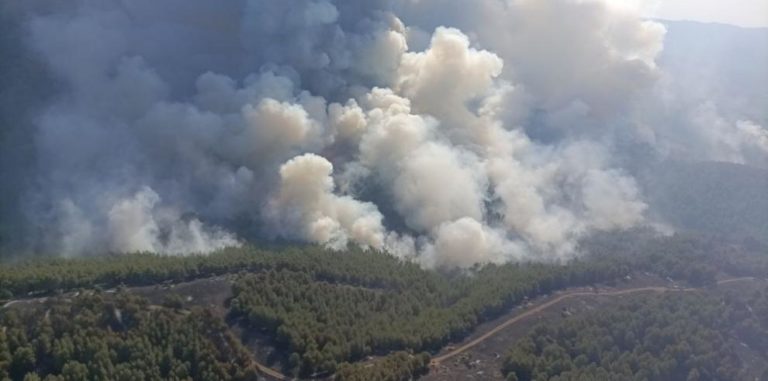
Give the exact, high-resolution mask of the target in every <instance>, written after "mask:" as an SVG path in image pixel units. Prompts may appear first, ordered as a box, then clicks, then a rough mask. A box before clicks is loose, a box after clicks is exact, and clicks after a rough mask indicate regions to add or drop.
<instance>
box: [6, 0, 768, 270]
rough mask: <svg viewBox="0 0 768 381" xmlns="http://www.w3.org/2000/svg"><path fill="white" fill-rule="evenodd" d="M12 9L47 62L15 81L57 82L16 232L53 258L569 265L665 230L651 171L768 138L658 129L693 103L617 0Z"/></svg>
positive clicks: (743, 129)
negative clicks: (309, 256) (287, 250)
mask: <svg viewBox="0 0 768 381" xmlns="http://www.w3.org/2000/svg"><path fill="white" fill-rule="evenodd" d="M3 7H4V10H6V11H8V13H6V14H8V15H10V16H8V17H11V18H12V21H13V22H12V23H9V24H8V25H11V26H8V27H7V28H11V29H12V31H13V33H15V34H11V35H13V36H15V37H12V38H11V39H7V38H6V39H3V40H2V42H3V46H2V48H3V52H5V51H6V50H7V51H9V52H17V53H13V55H14V57H16V56H18V57H26V56H29V57H33V58H34V59H36V60H38V61H39V62H41V64H42V68H40V69H30V70H32V71H33V72H34V73H36V75H35V76H34V78H40V79H39V80H37V81H31V82H30V83H29V86H28V88H26V87H24V86H21V87H19V86H16V87H14V86H8V87H7V88H8V89H16V88H19V89H24V90H25V91H28V94H41V93H43V94H48V97H47V98H46V97H31V98H35V99H40V100H41V101H40V102H39V103H37V102H32V100H25V99H27V98H25V97H21V96H18V94H19V93H17V92H16V91H17V90H5V89H6V87H3V89H4V90H3V93H2V95H3V98H2V99H0V106H2V107H3V108H2V111H3V112H2V117H3V119H2V120H3V121H4V125H3V126H0V128H2V129H3V130H2V133H3V134H2V139H3V140H2V141H0V144H2V145H3V148H4V149H3V152H2V158H3V163H2V166H1V167H0V170H2V175H3V180H2V181H3V189H2V193H1V194H2V197H3V202H4V205H3V206H2V210H0V212H2V217H0V221H2V222H3V224H2V225H1V226H0V228H1V229H2V231H0V234H3V235H4V236H3V237H7V236H9V235H16V234H18V235H22V236H24V237H26V238H27V240H28V241H27V242H34V245H29V244H24V242H21V241H19V244H20V245H21V246H16V247H23V248H28V249H33V250H35V251H45V252H56V253H61V254H62V255H81V254H90V253H99V252H104V251H112V252H134V251H155V252H161V253H165V254H189V253H197V252H210V251H214V250H216V249H219V248H223V247H226V246H232V245H240V244H242V243H243V242H245V241H250V240H254V239H256V240H262V239H266V240H274V239H280V240H288V241H300V242H311V243H317V244H321V245H324V246H327V247H331V248H334V249H343V248H345V247H347V246H348V245H350V244H355V245H360V246H362V247H364V248H368V249H375V250H381V251H388V252H390V253H392V254H394V255H398V256H401V257H404V258H409V259H413V260H417V261H419V262H420V263H422V264H423V265H424V266H428V267H444V268H451V267H456V266H458V267H471V266H472V265H473V264H475V263H489V262H493V263H501V262H506V261H510V260H555V261H556V260H563V259H567V258H570V257H572V256H574V255H576V254H578V250H577V242H578V240H579V239H580V238H582V237H584V236H586V235H588V234H591V233H593V232H595V231H611V230H622V229H629V228H633V227H636V226H641V225H646V224H654V223H656V221H654V220H652V219H649V215H648V205H647V202H646V201H645V200H644V195H643V192H642V190H641V187H640V186H639V185H638V183H637V181H636V180H635V178H634V174H636V173H640V172H642V169H643V168H644V167H646V166H647V164H646V163H652V162H657V161H659V160H662V159H663V158H665V157H671V156H674V155H690V154H691V153H692V152H695V153H697V154H701V155H703V156H704V157H708V158H709V157H712V156H717V157H720V158H721V159H723V160H729V161H736V162H742V163H752V162H757V163H759V162H760V160H764V159H765V157H766V156H765V152H768V148H766V147H768V144H765V141H768V140H765V139H766V137H768V134H766V133H765V129H764V128H763V127H762V126H761V125H760V124H759V123H760V121H751V120H748V119H744V120H739V119H736V120H734V119H731V118H730V117H727V116H723V115H720V114H719V113H718V110H717V107H715V106H706V105H703V106H702V105H696V106H695V107H690V108H686V110H690V117H685V118H683V119H684V121H685V123H683V124H681V125H682V126H684V128H685V130H684V131H687V132H684V133H680V134H677V135H676V134H674V133H671V132H670V131H672V132H674V131H677V130H675V129H674V128H670V127H669V126H667V125H664V124H663V123H657V121H654V120H653V119H652V118H650V119H649V118H648V115H658V114H659V112H656V111H657V110H666V109H669V105H668V104H666V103H664V100H663V99H662V98H660V97H658V92H661V93H664V92H665V91H667V90H668V88H667V87H666V82H665V81H664V79H665V73H664V72H663V71H662V70H661V69H660V68H659V67H658V65H657V62H656V59H657V57H658V55H659V53H660V52H661V51H662V46H663V39H664V33H665V28H664V27H663V26H662V25H660V24H659V23H656V22H653V21H647V20H644V19H642V18H641V17H640V16H639V15H640V12H639V10H638V9H636V8H633V7H631V6H627V5H622V4H619V3H617V2H614V1H608V0H595V1H574V0H547V1H532V0H519V1H511V2H500V1H496V0H480V1H477V2H473V3H472V4H468V3H466V2H463V1H449V2H441V1H410V0H398V1H384V0H381V1H374V0H370V1H353V0H338V1H330V0H301V1H289V2H285V1H278V0H268V1H264V0H252V1H246V0H240V1H229V2H225V3H218V2H214V1H202V0H201V1H182V0H174V1H166V2H162V3H157V2H152V1H148V0H139V1H130V2H128V1H115V2H109V3H102V2H93V1H88V0H71V1H67V2H64V3H61V2H52V1H47V0H40V1H31V2H25V3H24V4H18V5H3ZM4 25H5V24H4ZM22 51H23V52H27V53H25V54H22V53H18V52H22ZM2 73H3V77H2V79H3V80H7V78H10V76H9V75H7V74H6V73H11V71H10V69H5V68H3V72H2ZM41 73H43V74H41ZM45 73H48V74H45ZM44 74H45V75H44ZM47 77H50V80H45V79H47ZM12 83H14V84H18V83H19V82H12ZM25 84H26V83H25ZM51 88H56V89H58V91H57V92H53V91H51V90H50V89H51ZM8 94H10V95H8ZM659 99H662V100H661V101H660V100H659ZM12 101H16V102H20V103H21V104H22V106H23V107H17V106H15V105H13V102H12ZM710 103H711V102H710ZM686 107H687V106H686ZM15 110H27V111H25V115H26V116H27V117H26V118H23V117H21V116H19V117H17V116H16V114H14V112H16V111H15ZM649 110H650V111H649ZM5 120H9V121H10V120H13V121H16V120H18V121H20V122H19V123H5ZM711 121H716V122H717V123H716V124H715V127H713V128H709V127H708V125H709V124H711V123H710V122H711ZM688 132H690V134H691V135H692V136H695V137H696V139H688V140H686V141H692V142H694V141H695V142H696V143H695V144H694V145H688V146H686V145H684V144H681V143H680V140H677V136H682V135H685V134H686V133H688ZM713 133H714V135H713ZM668 138H669V139H668ZM713 142H726V144H725V145H722V144H712V143H713ZM20 143H25V144H20ZM636 152H649V153H648V154H647V155H645V156H642V155H639V154H636ZM638 158H642V160H638ZM627 163H631V164H632V165H631V166H630V165H628V164H627ZM6 203H7V204H6ZM8 205H12V206H10V207H9V206H8ZM11 221H13V222H11ZM9 226H11V227H10V228H9ZM3 239H4V240H6V241H4V242H5V245H6V247H10V246H7V245H8V243H7V238H3Z"/></svg>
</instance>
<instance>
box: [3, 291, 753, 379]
mask: <svg viewBox="0 0 768 381" xmlns="http://www.w3.org/2000/svg"><path fill="white" fill-rule="evenodd" d="M753 280H755V278H752V277H744V278H733V279H725V280H721V281H719V282H717V284H718V285H724V284H729V283H736V282H745V281H753ZM700 290H701V289H698V288H672V287H641V288H632V289H627V290H621V291H604V292H599V291H592V292H586V291H571V292H566V293H564V294H561V295H560V296H558V297H557V298H555V299H552V300H550V301H548V302H546V303H543V304H541V305H538V306H536V307H534V308H532V309H530V310H528V311H525V312H524V313H522V314H520V315H517V316H515V317H513V318H511V319H509V320H507V321H505V322H504V323H501V324H499V325H498V326H496V327H494V328H493V329H492V330H490V331H488V332H486V333H485V334H483V335H482V336H480V337H478V338H476V339H474V340H472V341H470V342H468V343H466V344H464V345H462V346H461V347H459V348H456V349H454V350H452V351H450V352H448V353H446V354H444V355H441V356H437V357H434V358H432V361H431V362H430V366H432V367H436V366H437V365H439V364H440V363H441V362H443V361H445V360H448V359H450V358H452V357H455V356H457V355H459V354H461V353H464V352H466V351H468V350H469V349H472V348H473V347H475V346H476V345H478V344H480V343H482V342H483V341H485V340H487V339H488V338H490V337H492V336H494V335H496V334H497V333H499V332H500V331H501V330H503V329H505V328H507V327H509V326H511V325H513V324H515V323H517V322H519V321H521V320H523V319H526V318H528V317H530V316H532V315H535V314H537V313H539V312H542V311H544V310H546V309H548V308H550V307H552V306H554V305H555V304H558V303H560V302H561V301H563V300H566V299H570V298H575V297H579V296H620V295H629V294H638V293H643V292H659V293H663V292H694V291H700ZM17 302H19V300H12V301H9V302H8V303H6V304H5V305H3V306H2V308H7V307H10V306H11V305H13V304H14V303H17ZM153 307H157V306H153ZM254 364H255V365H256V367H257V368H258V370H259V372H261V373H262V374H264V375H266V376H268V377H271V378H273V379H275V380H280V381H283V380H290V379H291V378H290V377H288V376H286V375H284V374H282V373H280V372H278V371H276V370H274V369H272V368H270V367H268V366H266V365H264V364H261V363H259V362H257V361H255V360H254Z"/></svg>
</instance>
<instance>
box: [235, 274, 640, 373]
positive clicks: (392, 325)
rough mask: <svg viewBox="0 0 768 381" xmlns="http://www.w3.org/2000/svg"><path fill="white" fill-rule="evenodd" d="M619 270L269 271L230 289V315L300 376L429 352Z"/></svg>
mask: <svg viewBox="0 0 768 381" xmlns="http://www.w3.org/2000/svg"><path fill="white" fill-rule="evenodd" d="M372 271H374V272H375V270H372ZM626 271H627V269H626V268H623V267H622V266H619V265H616V264H611V265H601V264H598V263H589V264H587V263H586V262H579V263H574V264H572V265H571V266H559V265H541V264H529V265H504V266H486V267H484V268H482V269H479V270H477V271H476V273H475V274H474V275H473V276H454V277H450V276H445V275H441V274H439V273H436V272H427V271H425V272H423V273H422V274H421V275H420V276H419V277H415V278H411V279H410V280H409V281H408V282H404V279H403V280H398V279H397V278H394V279H392V281H391V282H387V283H389V286H388V285H386V284H381V283H379V282H374V283H366V282H363V283H349V282H344V280H343V279H333V278H327V277H326V278H322V279H321V278H316V277H313V276H311V275H308V274H305V273H298V272H294V271H289V270H282V271H269V272H264V273H260V274H254V275H249V276H246V277H243V278H242V279H240V280H239V281H238V282H237V283H236V284H235V285H234V287H233V290H234V299H233V300H232V302H231V316H232V317H235V318H237V317H240V318H242V319H244V320H245V321H246V322H247V323H248V324H249V325H250V326H251V327H252V328H254V329H261V330H266V331H267V332H268V333H269V334H271V335H272V336H273V337H274V338H275V341H276V344H277V345H278V346H280V347H281V348H283V349H284V350H285V352H286V353H290V355H289V359H288V370H290V371H291V372H292V373H294V374H298V375H304V376H306V375H310V374H314V373H327V372H334V371H335V370H336V367H337V364H339V363H341V362H344V361H355V360H358V359H361V358H363V357H364V356H367V355H371V354H386V353H389V352H390V351H395V350H412V351H417V352H418V351H430V350H437V349H439V348H440V347H442V346H443V345H445V344H446V343H448V342H450V341H452V340H457V339H460V338H462V337H464V336H466V335H467V334H469V333H470V332H471V331H472V329H473V328H474V327H475V326H477V324H479V323H480V322H482V321H484V320H487V319H488V318H491V317H495V316H497V315H498V314H500V313H502V312H503V311H505V310H507V309H508V308H510V307H511V306H513V305H516V304H519V303H521V302H522V301H523V300H525V299H526V298H529V297H533V296H536V295H540V294H545V293H549V292H551V291H554V290H558V289H562V288H564V287H567V286H569V285H584V284H591V283H594V282H600V281H604V280H609V279H617V278H620V277H621V276H623V275H624V274H625V272H626ZM373 279H376V278H373Z"/></svg>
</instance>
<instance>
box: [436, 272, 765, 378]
mask: <svg viewBox="0 0 768 381" xmlns="http://www.w3.org/2000/svg"><path fill="white" fill-rule="evenodd" d="M752 280H754V278H752V277H744V278H734V279H726V280H721V281H719V282H717V284H718V285H724V284H729V283H735V282H744V281H752ZM698 290H699V289H698V288H674V287H640V288H632V289H627V290H621V291H610V292H600V291H595V292H585V291H573V292H567V293H565V294H562V295H560V296H558V297H557V298H555V299H552V300H550V301H548V302H546V303H544V304H541V305H539V306H536V307H534V308H532V309H530V310H528V311H525V312H523V313H522V314H520V315H517V316H515V317H513V318H511V319H509V320H507V321H505V322H503V323H501V324H499V325H498V326H496V327H495V328H493V329H491V330H490V331H488V332H486V333H485V334H484V335H482V336H480V337H478V338H476V339H474V340H472V341H470V342H468V343H466V344H464V345H462V346H460V347H458V348H456V349H454V350H452V351H450V352H448V353H446V354H444V355H441V356H437V357H433V358H432V361H431V362H430V365H431V366H432V367H436V366H438V365H440V363H441V362H443V361H445V360H448V359H450V358H452V357H455V356H457V355H460V354H462V353H464V352H466V351H467V350H469V349H471V348H473V347H474V346H476V345H478V344H480V343H482V342H483V341H485V340H487V339H488V338H490V337H492V336H494V335H495V334H497V333H499V331H501V330H503V329H505V328H507V327H509V326H511V325H513V324H515V323H517V322H519V321H521V320H524V319H526V318H528V317H531V316H533V315H536V314H537V313H540V312H542V311H544V310H546V309H548V308H550V307H552V306H553V305H555V304H558V303H560V302H562V301H563V300H565V299H570V298H575V297H579V296H620V295H629V294H638V293H643V292H693V291H698Z"/></svg>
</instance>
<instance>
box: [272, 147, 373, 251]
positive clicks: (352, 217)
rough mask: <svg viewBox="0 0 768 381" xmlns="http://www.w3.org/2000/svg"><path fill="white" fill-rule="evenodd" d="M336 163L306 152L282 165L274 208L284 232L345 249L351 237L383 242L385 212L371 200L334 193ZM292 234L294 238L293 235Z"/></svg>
mask: <svg viewBox="0 0 768 381" xmlns="http://www.w3.org/2000/svg"><path fill="white" fill-rule="evenodd" d="M332 173H333V165H332V164H331V163H330V162H329V161H328V160H326V159H324V158H323V157H320V156H317V155H314V154H306V155H302V156H299V157H296V158H293V159H291V160H290V161H288V162H287V163H285V164H284V165H283V166H282V167H280V190H279V192H278V195H277V197H276V199H275V200H273V205H272V208H273V210H272V212H273V213H275V218H276V219H278V220H282V222H283V224H285V226H284V227H283V228H282V229H281V231H282V232H284V233H283V234H295V233H293V232H299V237H298V238H303V239H306V240H309V241H310V242H316V243H320V244H324V245H326V246H329V247H332V248H335V249H342V248H345V247H346V246H347V243H348V242H349V241H352V242H354V243H357V244H359V245H361V246H363V247H373V248H375V249H381V248H383V245H384V228H383V227H382V224H381V220H382V215H381V214H380V213H379V211H378V210H377V208H376V206H375V205H373V204H371V203H364V202H359V201H357V200H354V199H352V198H351V197H345V196H337V195H335V194H334V193H333V190H334V184H333V178H332V177H331V174H332ZM289 238H294V237H290V236H289Z"/></svg>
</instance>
